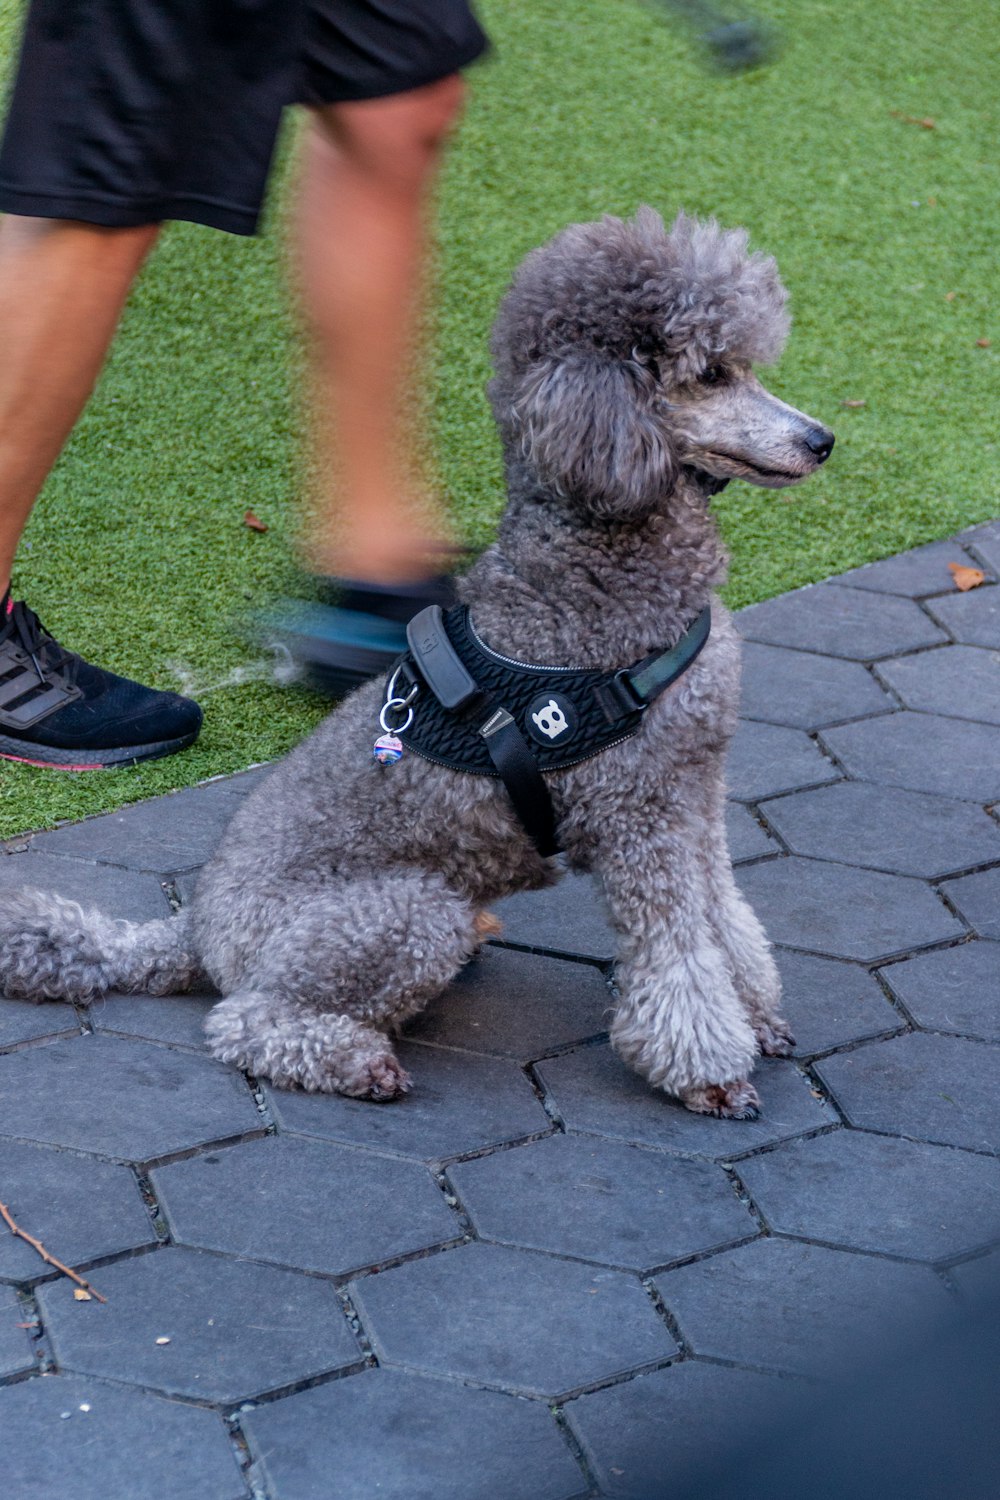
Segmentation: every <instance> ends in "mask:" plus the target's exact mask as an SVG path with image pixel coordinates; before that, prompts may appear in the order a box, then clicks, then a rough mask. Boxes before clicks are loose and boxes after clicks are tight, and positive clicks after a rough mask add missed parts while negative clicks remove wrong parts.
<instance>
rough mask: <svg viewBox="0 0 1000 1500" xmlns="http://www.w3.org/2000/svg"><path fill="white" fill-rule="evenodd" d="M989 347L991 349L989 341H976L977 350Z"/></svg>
mask: <svg viewBox="0 0 1000 1500" xmlns="http://www.w3.org/2000/svg"><path fill="white" fill-rule="evenodd" d="M989 347H990V341H989V339H976V348H977V349H988V348H989Z"/></svg>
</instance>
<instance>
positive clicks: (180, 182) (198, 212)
mask: <svg viewBox="0 0 1000 1500" xmlns="http://www.w3.org/2000/svg"><path fill="white" fill-rule="evenodd" d="M486 45H487V42H486V38H485V36H484V34H483V32H482V30H481V29H480V26H479V24H478V22H477V21H476V18H475V16H474V15H473V13H472V10H471V8H470V6H469V4H468V3H466V0H31V4H30V7H29V10H28V16H27V21H26V25H25V32H24V39H23V43H22V50H21V58H20V64H19V68H18V72H17V75H16V79H15V84H14V91H13V96H12V98H11V103H10V111H9V114H8V117H7V124H6V129H5V133H4V138H3V144H2V147H0V211H6V212H8V213H15V214H31V215H38V216H40V217H43V218H52V219H82V220H84V221H86V222H88V223H91V224H104V225H112V226H128V225H136V224H153V223H159V222H160V221H161V220H163V219H192V220H194V221H195V222H196V223H199V224H209V225H212V226H213V227H214V228H216V229H228V230H230V231H232V232H233V233H236V234H252V233H253V231H254V229H255V228H256V224H257V218H258V215H259V212H260V204H261V199H262V198H263V194H264V185H265V182H266V179H267V172H268V167H269V165H270V162H271V155H272V152H273V150H274V142H275V138H276V135H277V131H278V124H279V120H280V117H281V112H282V109H283V108H284V106H285V105H286V104H289V103H293V102H296V101H298V102H301V103H306V104H314V105H315V104H324V103H334V102H339V101H343V100H349V99H374V98H380V97H383V96H385V95H388V94H398V93H403V92H404V91H406V90H407V89H415V88H420V87H422V86H423V85H425V84H429V83H434V82H436V81H437V80H438V79H441V78H447V77H448V76H449V75H450V74H452V73H454V72H456V71H457V70H458V69H460V68H463V67H465V66H466V65H467V64H468V63H471V62H473V61H474V60H475V58H477V57H479V56H480V54H481V53H482V52H483V51H484V50H485V49H486Z"/></svg>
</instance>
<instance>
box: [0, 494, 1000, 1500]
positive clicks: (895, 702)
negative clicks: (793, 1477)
mask: <svg viewBox="0 0 1000 1500" xmlns="http://www.w3.org/2000/svg"><path fill="white" fill-rule="evenodd" d="M949 562H961V563H970V564H973V565H976V566H982V567H983V568H984V569H985V571H986V573H987V576H988V581H987V583H986V584H985V585H984V586H982V587H981V588H979V589H977V590H975V591H974V592H971V593H968V594H959V593H956V592H955V590H954V588H953V585H952V581H951V578H950V576H949V574H948V571H947V564H948V563H949ZM998 569H1000V523H996V524H994V525H992V526H986V527H980V528H977V529H975V530H973V531H970V532H968V533H965V534H963V536H962V537H960V538H958V539H955V540H953V541H950V542H943V543H936V544H934V545H932V546H929V547H923V548H919V549H917V550H915V551H913V552H909V553H905V554H903V555H901V556H899V557H895V558H891V559H889V560H887V561H885V562H881V563H876V564H873V565H872V566H870V567H867V568H863V569H858V570H855V571H853V572H851V573H847V574H845V575H843V576H842V577H840V578H837V579H833V580H830V581H828V582H826V583H824V584H820V585H817V586H814V587H811V588H808V589H803V590H800V591H798V592H796V593H792V594H789V595H786V596H784V597H782V598H780V599H774V600H770V601H768V602H767V603H763V604H759V605H756V606H754V607H752V608H750V609H747V610H744V611H743V613H742V616H741V628H742V631H743V634H744V636H745V638H746V642H747V645H746V682H745V701H744V705H743V714H744V718H743V721H742V723H741V727H740V730H739V733H738V736H737V739H736V743H735V745H734V747H733V752H732V757H731V765H730V778H731V787H732V796H733V800H732V804H731V824H730V834H731V840H732V847H733V853H734V858H735V860H736V862H737V865H738V877H739V879H740V881H741V884H742V885H743V887H744V889H745V890H746V892H747V894H748V895H749V897H750V899H751V900H752V901H753V903H754V905H755V907H756V909H757V910H758V912H759V914H760V915H761V917H762V918H763V920H764V922H765V923H766V925H767V927H768V929H769V931H770V933H771V936H772V938H773V939H774V941H775V942H776V943H777V944H778V957H779V962H780V965H781V968H782V971H783V977H784V981H785V986H786V994H787V1010H788V1014H789V1017H790V1019H791V1021H792V1024H793V1027H794V1030H795V1032H796V1034H797V1037H798V1043H797V1047H796V1053H795V1057H794V1059H793V1060H792V1061H784V1062H777V1061H770V1062H764V1063H762V1064H761V1065H760V1066H759V1068H758V1071H757V1082H758V1084H759V1088H760V1093H761V1095H762V1099H763V1114H762V1117H761V1119H760V1120H759V1121H756V1122H740V1123H735V1122H728V1121H717V1120H710V1119H703V1118H698V1117H696V1116H694V1115H691V1114H688V1113H686V1112H685V1111H683V1110H682V1109H680V1108H678V1107H677V1106H676V1105H674V1104H672V1103H671V1102H670V1101H668V1100H667V1099H665V1098H663V1097H662V1096H659V1095H657V1094H655V1093H653V1092H652V1091H651V1090H650V1089H648V1088H647V1087H646V1086H645V1085H644V1084H643V1083H642V1082H641V1081H640V1080H639V1079H637V1078H635V1077H634V1076H633V1075H632V1074H630V1073H628V1072H627V1071H626V1070H625V1069H624V1067H623V1066H622V1065H621V1064H620V1063H619V1062H618V1061H617V1059H616V1058H615V1057H614V1055H613V1054H612V1053H611V1051H610V1049H609V1046H608V1043H607V1034H606V1028H607V1020H608V1008H609V1005H610V1004H611V1003H612V999H613V995H612V990H611V988H610V986H611V983H612V979H611V971H610V962H611V957H612V938H611V933H610V930H609V927H608V923H607V920H606V917H605V914H604V912H603V908H602V906H601V901H600V897H599V895H598V893H597V891H596V888H595V887H594V886H593V885H592V884H591V883H590V882H589V881H586V880H584V879H581V878H579V877H568V878H567V879H565V880H564V881H563V883H562V884H561V885H560V886H558V887H556V888H555V889H553V890H552V891H550V892H545V893H543V894H541V895H535V896H518V897H514V898H512V899H510V900H507V901H503V902H500V903H499V905H498V908H497V910H498V914H499V915H500V916H501V918H502V920H503V922H504V932H503V937H502V939H501V940H500V941H499V942H498V943H495V944H493V945H491V946H490V947H489V948H488V949H487V950H486V951H485V952H484V954H483V955H482V957H481V958H480V959H478V960H477V961H476V963H475V964H473V965H472V966H471V967H470V969H469V970H468V971H467V972H466V973H465V974H464V975H462V977H461V978H460V979H459V980H458V981H457V982H456V983H455V985H454V986H453V987H452V989H451V990H450V992H449V993H448V994H446V995H445V996H444V997H443V998H442V999H441V1000H440V1001H439V1002H438V1003H436V1004H435V1005H433V1006H432V1007H431V1008H430V1010H429V1011H428V1012H427V1014H426V1015H424V1016H423V1017H421V1018H419V1020H418V1021H416V1022H415V1023H414V1024H412V1025H411V1027H410V1030H409V1036H408V1039H407V1040H406V1041H405V1043H404V1046H403V1051H404V1054H405V1059H406V1065H407V1067H408V1068H410V1069H411V1071H412V1073H413V1075H414V1078H415V1090H414V1092H413V1094H412V1095H411V1096H410V1097H409V1098H407V1099H406V1100H404V1101H402V1102H399V1103H394V1104H388V1105H375V1104H368V1103H360V1102H357V1101H352V1100H347V1099H341V1098H335V1097H334V1098H328V1097H319V1096H315V1095H305V1094H301V1093H299V1094H295V1093H280V1092H278V1091H275V1090H273V1089H271V1088H268V1087H257V1086H256V1084H255V1083H254V1081H252V1080H247V1079H245V1078H243V1077H242V1076H241V1075H240V1074H238V1073H235V1072H231V1071H229V1070H227V1069H225V1068H223V1067H220V1066H219V1065H217V1064H216V1063H214V1062H213V1061H212V1060H211V1059H209V1058H208V1057H207V1056H206V1055H205V1053H204V1051H203V1048H202V1042H201V1021H202V1017H203V1015H204V1013H205V1011H206V1010H207V1008H208V1006H209V1005H210V1003H211V1001H210V999H209V998H207V997H199V996H196V997H184V998H182V997H175V998H167V999H159V1000H153V999H145V998H131V997H121V996H111V997H108V998H107V999H105V1000H103V1001H100V1002H97V1003H95V1004H93V1005H91V1006H90V1007H88V1008H86V1009H80V1010H76V1009H74V1008H73V1007H72V1006H68V1005H60V1004H51V1005H45V1006H39V1007H36V1006H28V1005H23V1004H17V1003H13V1002H4V1003H2V1004H0V1197H2V1198H3V1199H4V1201H6V1202H7V1203H8V1204H9V1205H10V1207H11V1209H12V1211H13V1212H14V1213H15V1215H16V1216H17V1218H18V1219H19V1220H20V1222H21V1223H22V1224H23V1225H24V1226H25V1227H26V1228H28V1229H30V1230H31V1232H32V1233H34V1234H35V1235H37V1236H39V1237H40V1238H41V1240H42V1241H43V1242H44V1243H45V1244H46V1245H47V1246H48V1247H49V1249H50V1250H51V1251H52V1252H53V1253H54V1254H56V1255H58V1256H59V1257H60V1258H61V1259H63V1260H64V1261H66V1262H68V1263H70V1264H71V1265H73V1266H74V1267H76V1268H78V1269H79V1270H81V1271H82V1272H83V1273H85V1274H86V1276H87V1277H89V1279H90V1280H91V1281H92V1282H93V1284H94V1286H95V1287H96V1288H97V1289H98V1290H99V1291H100V1292H101V1293H102V1294H103V1295H104V1296H105V1297H106V1298H107V1302H106V1304H104V1305H102V1304H100V1303H98V1302H96V1301H90V1302H86V1301H81V1300H78V1299H77V1298H76V1297H75V1296H74V1289H73V1286H72V1285H71V1283H70V1282H69V1281H67V1280H66V1279H65V1278H63V1277H60V1276H58V1275H57V1274H56V1273H54V1272H53V1271H52V1269H51V1268H50V1267H48V1266H46V1265H45V1264H44V1263H43V1262H42V1261H41V1260H40V1259H39V1258H38V1257H37V1256H36V1255H35V1254H34V1252H33V1251H32V1250H31V1249H30V1248H29V1247H28V1246H27V1245H25V1244H24V1243H23V1242H22V1241H20V1240H17V1239H15V1238H13V1237H12V1236H11V1235H10V1234H9V1233H8V1232H7V1231H6V1230H5V1229H4V1228H3V1227H2V1226H0V1452H2V1461H0V1468H2V1473H3V1490H4V1493H5V1494H7V1495H10V1496H11V1500H53V1497H54V1496H57V1495H58V1496H59V1497H60V1500H96V1497H102V1500H106V1497H109V1496H110V1497H114V1500H145V1497H147V1496H148V1497H153V1496H155V1497H157V1500H248V1497H251V1496H252V1497H254V1500H368V1497H370V1496H376V1495H377V1496H381V1497H386V1500H404V1497H405V1500H424V1497H431V1496H433V1497H434V1500H496V1497H499V1500H583V1497H596V1496H598V1495H601V1496H607V1497H616V1500H640V1497H643V1500H644V1497H650V1496H653V1495H656V1494H660V1493H662V1492H664V1491H666V1490H667V1488H668V1487H669V1485H670V1482H671V1479H672V1476H674V1475H676V1474H677V1473H678V1472H679V1471H680V1470H682V1469H683V1468H684V1467H685V1466H686V1465H688V1464H690V1463H692V1462H694V1463H697V1461H698V1458H699V1455H700V1454H704V1453H706V1452H710V1451H711V1450H712V1445H713V1443H714V1441H715V1438H716V1436H717V1434H718V1432H719V1430H720V1428H722V1427H726V1428H728V1427H729V1426H731V1424H732V1422H733V1420H734V1418H735V1417H737V1416H738V1415H739V1414H740V1413H743V1414H746V1413H750V1412H753V1411H755V1410H757V1409H758V1408H760V1409H762V1408H764V1407H766V1406H767V1405H768V1404H769V1403H773V1401H774V1399H775V1396H776V1395H777V1394H780V1392H781V1391H783V1390H785V1389H787V1387H788V1385H789V1384H790V1383H791V1384H793V1385H794V1384H795V1383H796V1382H799V1381H808V1380H810V1379H815V1378H817V1377H821V1376H822V1375H823V1374H824V1372H826V1371H827V1370H828V1369H829V1368H830V1367H831V1365H833V1364H835V1363H836V1361H837V1359H838V1358H841V1357H844V1353H845V1351H849V1353H850V1357H852V1358H864V1357H865V1356H866V1354H868V1353H870V1352H871V1351H872V1350H873V1349H874V1348H875V1347H877V1346H878V1345H879V1344H880V1342H881V1340H882V1338H883V1335H884V1329H885V1317H886V1309H887V1308H892V1309H893V1310H894V1315H895V1316H896V1317H897V1318H898V1317H901V1316H904V1315H910V1316H912V1317H913V1318H915V1319H916V1320H918V1321H920V1320H930V1319H931V1318H932V1317H933V1315H934V1314H935V1313H936V1311H937V1310H938V1309H939V1308H942V1307H947V1306H949V1305H950V1304H952V1303H955V1302H956V1301H957V1300H960V1299H961V1298H962V1297H963V1296H967V1295H971V1294H972V1292H973V1291H974V1290H975V1289H976V1288H977V1287H985V1286H986V1285H987V1284H988V1283H989V1282H990V1281H993V1280H995V1278H996V1275H997V1273H998V1270H1000V1255H998V1254H997V1252H996V1250H995V1249H993V1248H992V1247H994V1246H995V1245H996V1244H997V1242H998V1241H1000V1163H998V1160H997V1158H998V1155H1000V1108H998V1101H1000V1045H998V1044H1000V962H998V959H1000V817H998V810H1000V727H998V726H1000V586H998V584H997V583H996V581H995V580H996V576H997V571H998ZM263 774H265V773H264V772H262V771H253V772H249V773H247V774H245V775H242V776H237V777H233V778H231V779H229V780H227V781H222V782H217V783H213V784H209V785H206V786H203V787H198V788H194V789H192V790H190V791H185V792H180V793H178V794H176V795H173V796H169V797H162V798H160V799H158V800H156V801H153V802H148V803H145V804H142V805H140V806H137V807H133V808H129V809H127V810H126V811H124V812H121V813H118V814H115V815H113V816H108V817H101V818H95V819H92V820H90V821H87V822H84V823H80V824H76V825H73V826H67V827H64V828H60V829H57V830H55V831H53V832H50V833H43V834H38V835H35V836H33V837H25V838H23V839H15V840H12V841H11V842H10V843H9V845H8V846H7V850H6V852H5V853H4V854H0V884H7V883H21V882H31V883H32V884H38V885H44V886H48V887H51V888H54V889H56V890H59V891H61V892H63V893H64V894H65V895H67V896H70V897H73V898H76V899H88V900H89V899H93V900H96V901H98V902H99V903H100V904H102V905H103V906H104V907H105V908H106V909H108V910H112V911H114V912H115V913H117V914H119V915H121V916H127V917H139V918H144V917H150V916H156V915H166V914H167V912H168V911H169V910H170V909H171V906H175V905H176V904H178V903H183V902H184V901H185V900H186V899H188V898H189V895H190V890H191V884H192V881H193V878H194V873H195V872H196V870H197V867H198V866H199V865H200V864H201V863H202V862H203V861H204V860H205V859H206V858H207V857H208V855H209V854H210V852H211V850H212V847H213V845H214V843H215V841H216V839H217V838H218V836H219V833H220V831H221V829H222V828H223V827H224V825H225V822H226V820H227V818H228V817H229V815H230V814H231V812H232V810H233V808H234V807H235V806H236V805H237V803H236V799H237V798H238V797H240V796H241V795H243V794H244V793H245V791H246V790H247V788H248V787H250V786H252V785H254V784H255V783H256V782H257V781H258V780H259V779H260V777H261V776H262V775H263Z"/></svg>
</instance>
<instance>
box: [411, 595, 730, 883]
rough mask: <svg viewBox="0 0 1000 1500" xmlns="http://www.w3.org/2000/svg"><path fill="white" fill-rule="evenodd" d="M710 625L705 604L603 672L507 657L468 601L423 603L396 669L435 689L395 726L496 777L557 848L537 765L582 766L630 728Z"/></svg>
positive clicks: (441, 754) (547, 847) (437, 757)
mask: <svg viewBox="0 0 1000 1500" xmlns="http://www.w3.org/2000/svg"><path fill="white" fill-rule="evenodd" d="M710 629H711V610H710V608H709V607H708V606H707V605H706V607H705V608H704V609H703V610H702V612H701V613H700V614H699V615H698V616H697V618H696V619H695V620H694V621H693V623H692V624H691V625H690V626H689V627H688V629H687V630H686V631H685V633H684V635H683V636H682V637H681V639H680V640H679V641H678V642H677V644H676V645H674V646H672V647H670V648H669V650H667V651H659V652H653V653H651V654H650V655H649V656H647V657H644V658H643V659H642V660H641V661H639V662H636V663H635V664H634V665H633V666H631V667H626V668H622V669H621V670H619V671H617V672H604V673H602V672H592V671H588V670H586V669H576V668H572V667H545V666H536V665H533V664H531V663H526V662H514V661H511V660H509V659H508V658H506V657H503V656H500V655H499V654H498V653H496V652H494V651H492V650H491V649H490V648H489V647H487V646H485V645H484V644H483V643H482V642H481V641H480V640H479V638H478V637H477V636H476V634H475V631H474V630H473V628H472V624H471V621H470V619H469V612H468V610H467V609H465V608H458V609H454V610H451V611H449V613H448V615H447V616H446V615H444V613H443V612H442V610H441V607H440V606H439V605H436V604H433V605H429V606H428V607H427V608H426V609H424V610H422V611H421V612H420V614H418V615H417V616H416V617H415V618H414V619H413V620H411V622H410V624H409V625H408V627H407V632H406V634H407V642H408V645H409V653H408V655H407V656H406V657H404V658H403V660H402V662H401V663H400V664H399V667H398V668H397V672H399V673H402V675H403V677H404V678H405V679H406V680H407V681H409V682H411V683H412V684H414V685H416V686H418V687H419V686H426V687H427V688H428V690H429V693H430V695H431V696H430V697H428V698H427V699H426V700H425V702H424V703H423V705H422V707H421V709H420V712H419V713H415V714H414V716H413V720H412V722H411V724H410V725H409V726H408V728H407V729H406V731H403V730H400V731H399V733H400V734H404V733H405V738H406V746H407V748H408V749H410V750H413V751H415V752H416V754H418V755H422V756H424V757H425V758H426V759H428V760H434V761H437V762H439V763H440V764H442V765H447V766H451V767H453V768H454V769H455V770H461V771H467V772H471V773H472V774H477V775H487V776H498V777H500V779H501V780H502V781H503V783H504V785H505V786H506V788H507V791H508V793H509V795H510V798H511V801H512V802H513V804H514V808H515V811H516V812H517V815H518V817H519V818H520V820H521V823H522V824H523V826H524V828H525V830H526V832H527V833H528V834H529V836H530V837H531V839H532V840H533V842H534V843H535V845H536V847H537V848H538V850H539V852H540V853H541V854H543V855H545V856H548V855H550V854H555V853H556V852H557V849H558V844H557V842H556V837H555V812H554V809H553V806H552V799H551V796H550V795H549V790H548V787H547V786H546V784H545V781H544V779H543V777H542V771H543V770H557V769H561V768H564V767H567V766H572V765H578V764H580V763H581V762H582V761H585V760H589V759H590V758H591V757H592V756H594V755H597V754H599V753H600V751H601V750H603V749H607V748H608V747H609V746H610V745H612V744H618V743H620V741H621V740H623V739H627V738H628V737H629V736H630V735H632V734H634V733H635V732H636V730H637V729H638V728H639V724H640V722H641V719H642V715H643V713H644V711H645V709H646V708H647V707H648V706H649V704H650V703H652V702H653V701H654V700H655V699H656V698H657V697H659V695H660V693H662V692H664V691H665V689H666V688H668V687H669V686H670V684H671V683H672V682H675V681H676V680H677V678H678V677H680V676H681V674H682V673H683V672H685V671H686V670H687V668H688V667H689V666H690V665H691V663H692V662H693V661H694V660H695V658H696V657H697V656H698V654H699V652H700V651H701V650H702V647H703V646H704V645H705V642H706V641H707V639H708V636H709V631H710ZM392 680H393V681H395V677H394V678H393V679H392ZM519 720H520V724H519V722H518V721H519ZM522 724H523V725H524V730H525V731H526V732H522V728H521V725H522ZM528 736H530V738H531V740H533V741H534V742H535V744H531V743H529V738H528ZM536 746H537V748H536Z"/></svg>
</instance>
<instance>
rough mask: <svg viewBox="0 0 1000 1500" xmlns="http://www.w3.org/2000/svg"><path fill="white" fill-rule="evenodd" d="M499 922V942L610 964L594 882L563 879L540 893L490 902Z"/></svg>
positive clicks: (608, 937)
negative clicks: (500, 927) (500, 938)
mask: <svg viewBox="0 0 1000 1500" xmlns="http://www.w3.org/2000/svg"><path fill="white" fill-rule="evenodd" d="M492 910H493V911H494V912H495V913H496V915H497V916H498V917H499V918H500V920H501V922H502V923H503V941H504V942H507V943H517V944H519V945H520V946H521V947H523V948H538V949H540V950H541V951H542V952H544V953H557V954H562V953H565V954H567V955H569V956H570V957H571V958H596V959H602V960H604V961H605V962H610V960H611V957H612V955H613V954H614V952H615V948H616V946H617V944H616V939H615V935H614V933H613V932H612V930H611V922H610V919H609V917H608V908H607V905H606V903H605V900H604V896H603V893H602V891H601V889H600V886H599V884H598V882H597V881H596V880H595V879H593V878H592V877H591V876H589V875H564V876H563V878H562V880H561V881H560V882H559V884H558V885H555V886H551V887H550V888H549V889H548V890H545V891H521V892H519V893H518V894H517V895H516V896H505V897H504V899H503V900H502V901H497V902H494V904H493V907H492Z"/></svg>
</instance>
